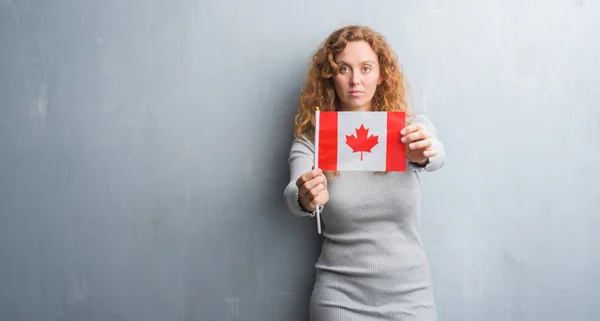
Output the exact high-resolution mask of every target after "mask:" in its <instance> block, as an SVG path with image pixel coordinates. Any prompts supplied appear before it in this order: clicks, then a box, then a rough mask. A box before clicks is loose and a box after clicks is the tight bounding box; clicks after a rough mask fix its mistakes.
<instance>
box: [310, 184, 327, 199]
mask: <svg viewBox="0 0 600 321" xmlns="http://www.w3.org/2000/svg"><path fill="white" fill-rule="evenodd" d="M324 190H325V185H323V184H318V185H317V186H315V187H313V188H311V189H310V191H309V192H308V194H309V195H310V197H311V199H312V200H314V199H315V198H317V196H319V194H320V193H321V192H322V191H324Z"/></svg>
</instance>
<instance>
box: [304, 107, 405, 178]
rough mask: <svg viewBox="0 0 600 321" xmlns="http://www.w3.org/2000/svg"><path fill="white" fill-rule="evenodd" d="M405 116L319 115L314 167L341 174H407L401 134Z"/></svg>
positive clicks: (392, 113)
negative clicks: (364, 172) (385, 172)
mask: <svg viewBox="0 0 600 321" xmlns="http://www.w3.org/2000/svg"><path fill="white" fill-rule="evenodd" d="M405 124H406V118H405V113H404V112H376V111H369V112H353V111H348V112H345V111H339V112H333V111H324V112H320V111H317V112H316V128H315V129H316V132H315V147H316V149H315V154H316V159H315V167H318V168H320V169H322V170H338V171H388V172H392V171H397V172H404V171H406V144H404V143H402V142H401V141H400V139H401V138H402V135H401V134H400V131H401V130H402V128H404V126H405Z"/></svg>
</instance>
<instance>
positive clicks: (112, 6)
mask: <svg viewBox="0 0 600 321" xmlns="http://www.w3.org/2000/svg"><path fill="white" fill-rule="evenodd" d="M349 23H358V24H367V25H370V26H372V27H374V28H375V29H377V30H379V31H381V32H382V33H383V34H384V35H385V36H386V37H387V38H388V40H389V41H390V43H391V44H392V45H393V47H394V49H395V50H396V51H397V53H398V56H399V57H400V60H401V62H402V65H403V66H404V69H405V71H406V74H407V77H408V80H409V82H410V85H411V90H412V97H413V103H414V110H415V111H423V112H425V113H427V115H428V116H429V117H430V118H431V119H432V120H433V121H434V123H435V124H436V125H437V127H438V129H439V131H440V135H441V138H442V139H443V142H444V143H445V145H446V149H447V154H448V163H447V165H446V167H444V168H443V169H442V170H441V171H439V172H436V173H426V174H424V175H423V176H422V181H423V184H424V186H423V190H424V192H423V193H424V195H423V203H424V212H423V217H422V225H421V227H422V232H423V239H424V242H425V244H426V247H427V250H428V254H429V257H430V261H431V265H432V274H433V282H434V290H435V297H436V300H437V303H438V309H439V315H440V320H489V321H492V320H523V321H525V320H527V321H532V320H544V321H553V320H556V321H558V320H578V321H579V320H600V233H598V231H599V229H600V220H599V218H598V217H599V215H600V188H599V185H598V180H599V179H600V165H599V164H600V106H599V105H600V86H599V84H600V42H599V41H598V39H600V31H599V30H600V3H599V2H598V1H593V0H561V1H559V0H551V1H530V0H526V1H522V0H508V1H507V0H493V1H475V0H472V1H441V0H438V1H412V2H408V1H391V0H390V1H376V2H369V1H349V0H343V1H342V0H339V1H326V2H321V1H275V0H268V1H267V0H263V1H253V2H248V1H239V0H237V1H228V2H218V1H216V0H212V1H153V2H149V1H141V0H134V1H116V0H104V1H66V0H56V1H44V0H30V1H17V0H0V319H1V320H7V321H10V320H44V321H46V320H48V321H53V320H60V321H67V320H69V321H70V320H87V321H93V320H128V321H134V320H136V321H137V320H148V321H150V320H203V321H217V320H225V321H238V320H239V321H242V320H245V321H264V320H267V321H269V320H277V321H286V320H290V321H292V320H293V321H296V320H307V316H308V314H307V304H308V298H309V294H310V290H311V286H312V281H313V277H314V270H313V264H314V262H315V260H316V258H317V256H318V250H319V244H320V238H319V236H318V235H317V234H316V225H315V224H314V221H313V220H310V219H298V218H295V217H292V216H291V214H290V213H289V212H288V211H287V210H286V208H285V205H284V202H283V196H282V195H283V194H282V193H283V188H284V187H285V184H286V183H287V180H288V179H289V178H288V168H287V163H286V160H287V155H288V150H289V146H290V143H291V139H292V138H291V135H292V117H293V115H294V112H295V109H296V105H295V102H296V98H297V95H298V93H299V91H300V89H301V87H302V85H303V81H304V78H305V71H306V69H307V65H308V61H309V59H310V56H311V54H312V53H313V52H314V50H315V49H316V48H317V46H318V45H319V42H320V41H322V40H323V39H324V38H325V37H326V36H327V35H328V34H329V32H331V31H332V30H334V29H335V28H338V27H340V26H342V25H345V24H349Z"/></svg>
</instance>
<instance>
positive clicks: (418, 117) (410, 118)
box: [406, 113, 432, 125]
mask: <svg viewBox="0 0 600 321" xmlns="http://www.w3.org/2000/svg"><path fill="white" fill-rule="evenodd" d="M416 123H420V124H423V125H427V124H432V123H431V120H430V119H429V117H427V115H425V114H424V113H416V114H410V115H407V116H406V124H407V125H412V124H416Z"/></svg>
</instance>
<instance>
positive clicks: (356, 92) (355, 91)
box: [348, 90, 363, 95]
mask: <svg viewBox="0 0 600 321" xmlns="http://www.w3.org/2000/svg"><path fill="white" fill-rule="evenodd" d="M348 93H349V94H350V95H360V94H362V93H363V92H362V91H359V90H352V91H350V92H348Z"/></svg>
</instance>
